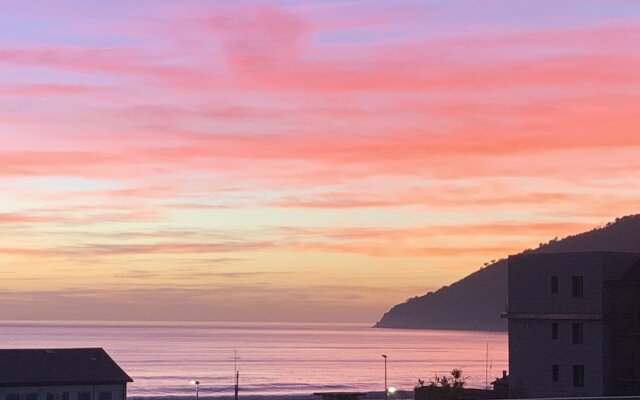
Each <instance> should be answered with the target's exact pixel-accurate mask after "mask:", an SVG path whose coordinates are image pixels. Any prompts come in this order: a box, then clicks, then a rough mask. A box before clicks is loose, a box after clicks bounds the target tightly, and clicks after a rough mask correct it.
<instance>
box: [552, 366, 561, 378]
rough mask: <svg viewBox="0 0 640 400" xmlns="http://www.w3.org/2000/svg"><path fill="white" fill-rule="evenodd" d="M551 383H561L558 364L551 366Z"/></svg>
mask: <svg viewBox="0 0 640 400" xmlns="http://www.w3.org/2000/svg"><path fill="white" fill-rule="evenodd" d="M551 381H553V382H559V381H560V366H559V365H558V364H553V365H552V366H551Z"/></svg>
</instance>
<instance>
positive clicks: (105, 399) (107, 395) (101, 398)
mask: <svg viewBox="0 0 640 400" xmlns="http://www.w3.org/2000/svg"><path fill="white" fill-rule="evenodd" d="M98 400H111V392H100V394H98Z"/></svg>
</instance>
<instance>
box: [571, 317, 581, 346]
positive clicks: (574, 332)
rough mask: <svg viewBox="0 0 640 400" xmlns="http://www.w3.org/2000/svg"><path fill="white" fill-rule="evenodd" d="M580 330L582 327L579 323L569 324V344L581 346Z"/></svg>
mask: <svg viewBox="0 0 640 400" xmlns="http://www.w3.org/2000/svg"><path fill="white" fill-rule="evenodd" d="M582 328H583V325H582V323H581V322H574V323H573V324H571V343H573V344H582V341H583V337H582V331H583V329H582Z"/></svg>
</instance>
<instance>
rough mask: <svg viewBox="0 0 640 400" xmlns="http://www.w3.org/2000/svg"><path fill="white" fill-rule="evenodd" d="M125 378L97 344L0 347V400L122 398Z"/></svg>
mask: <svg viewBox="0 0 640 400" xmlns="http://www.w3.org/2000/svg"><path fill="white" fill-rule="evenodd" d="M128 382H133V379H131V378H130V377H129V375H127V374H126V373H125V372H124V371H123V370H122V368H120V367H119V366H118V364H116V362H115V361H113V359H112V358H111V357H109V355H108V354H107V352H106V351H104V349H101V348H82V349H9V350H1V349H0V400H126V398H127V383H128Z"/></svg>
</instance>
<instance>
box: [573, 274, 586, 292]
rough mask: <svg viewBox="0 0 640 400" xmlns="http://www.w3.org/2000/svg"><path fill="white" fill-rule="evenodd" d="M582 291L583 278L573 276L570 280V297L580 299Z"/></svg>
mask: <svg viewBox="0 0 640 400" xmlns="http://www.w3.org/2000/svg"><path fill="white" fill-rule="evenodd" d="M583 294H584V290H583V278H582V277H581V276H574V277H572V278H571V295H572V296H573V297H582V296H583Z"/></svg>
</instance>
